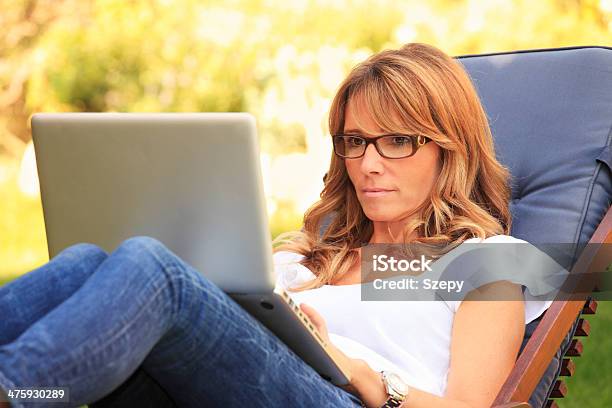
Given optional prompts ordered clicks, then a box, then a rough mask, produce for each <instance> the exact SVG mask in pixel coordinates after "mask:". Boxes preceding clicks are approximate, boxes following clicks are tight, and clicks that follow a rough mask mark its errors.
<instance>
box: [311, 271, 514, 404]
mask: <svg viewBox="0 0 612 408" xmlns="http://www.w3.org/2000/svg"><path fill="white" fill-rule="evenodd" d="M486 299H504V300H486ZM506 299H516V301H511V300H507V301H506ZM524 308H525V304H524V302H523V295H522V292H521V287H520V286H519V285H515V284H512V283H510V282H507V281H501V282H494V283H491V284H488V285H485V286H483V287H481V288H480V289H479V290H478V291H473V292H470V293H469V294H468V295H467V296H466V298H465V300H464V301H463V302H462V303H461V305H460V306H459V309H458V310H457V313H456V314H455V318H454V321H453V332H452V340H451V360H450V369H449V374H448V382H447V388H446V395H445V396H444V397H438V396H437V395H434V394H431V393H428V392H425V391H421V390H418V389H415V388H412V387H411V388H410V392H409V393H408V396H407V398H406V400H405V401H404V403H403V404H402V405H401V408H420V407H433V408H437V407H439V408H445V407H454V408H476V407H490V406H491V404H492V403H493V401H494V399H495V397H496V395H497V393H498V392H499V390H500V389H501V387H502V385H503V383H504V381H505V380H506V378H507V376H508V375H509V374H510V371H511V370H512V367H514V363H515V361H516V356H517V354H518V350H519V348H520V345H521V342H522V340H523V335H524V331H525V317H524V316H525V310H524ZM303 310H304V311H305V312H306V313H307V314H308V315H309V317H310V316H311V315H313V316H314V314H316V311H314V309H312V308H309V307H308V309H303ZM312 312H314V313H312ZM311 319H312V317H311ZM313 320H316V322H315V321H313V323H315V325H316V326H317V328H319V331H323V330H324V331H325V336H326V337H327V329H326V327H325V322H324V321H323V319H322V318H321V317H320V316H319V315H318V314H316V316H314V319H313ZM321 326H322V328H321ZM340 353H341V352H340ZM346 358H347V360H349V361H350V366H351V367H352V369H351V379H350V380H351V386H350V387H347V388H346V389H347V390H348V391H350V392H353V393H355V394H356V395H358V396H359V397H360V398H361V400H362V401H363V402H364V403H365V405H366V406H367V407H376V408H378V407H380V406H382V405H383V404H384V403H385V401H386V400H387V393H386V390H385V387H384V384H383V382H382V378H381V376H380V373H379V372H376V371H374V370H372V368H370V367H369V365H368V364H367V363H366V362H365V361H364V360H360V359H350V358H348V357H346Z"/></svg>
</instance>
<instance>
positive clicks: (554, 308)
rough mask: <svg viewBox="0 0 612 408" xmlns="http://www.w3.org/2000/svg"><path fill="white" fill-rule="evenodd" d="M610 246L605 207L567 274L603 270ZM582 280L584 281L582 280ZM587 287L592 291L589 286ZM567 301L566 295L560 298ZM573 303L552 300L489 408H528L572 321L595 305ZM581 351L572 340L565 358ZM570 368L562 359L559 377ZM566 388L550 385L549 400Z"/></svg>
mask: <svg viewBox="0 0 612 408" xmlns="http://www.w3.org/2000/svg"><path fill="white" fill-rule="evenodd" d="M610 243H612V208H610V207H609V208H608V210H607V212H606V214H605V216H604V218H603V220H602V221H601V223H600V224H599V226H598V227H597V229H596V230H595V232H594V233H593V236H592V237H591V239H590V241H589V245H588V246H587V247H585V250H583V251H582V253H581V255H580V257H579V258H578V261H577V262H576V263H575V265H574V266H573V268H572V270H571V273H583V272H585V271H587V270H595V271H603V270H604V269H605V268H606V267H608V265H610V262H612V260H611V259H610V258H611V257H612V254H610V253H605V251H604V249H605V246H604V245H602V244H610ZM585 279H586V278H585ZM591 288H593V287H592V286H591ZM563 297H564V298H567V297H568V296H567V295H564V296H563ZM575 298H576V300H574V299H573V298H572V297H571V296H570V299H564V300H555V301H554V302H553V303H552V305H551V306H550V308H549V309H548V310H547V311H546V312H545V314H544V316H543V317H542V321H540V323H539V324H538V326H537V328H536V330H535V331H534V332H533V335H532V336H531V338H530V339H529V341H528V342H527V344H526V345H525V348H524V349H523V352H522V353H521V354H520V356H519V357H518V359H517V361H516V364H515V366H514V368H513V369H512V372H511V373H510V375H509V376H508V378H507V380H506V382H505V383H504V385H503V386H502V389H501V390H500V392H499V393H498V394H497V397H496V398H495V401H494V402H493V406H494V407H496V408H511V407H530V405H529V403H528V402H527V401H529V397H530V396H531V394H532V393H533V391H534V389H535V388H536V386H537V384H538V382H539V381H540V378H541V377H542V375H543V374H544V372H545V371H546V368H547V367H548V365H549V364H550V362H551V361H552V360H553V357H554V355H555V353H556V352H557V351H558V350H559V347H560V346H561V343H562V341H563V339H564V338H565V337H566V336H567V335H568V333H569V331H570V329H571V328H572V326H573V324H574V322H575V321H576V319H578V317H579V315H581V314H594V313H595V310H596V308H597V302H595V301H594V300H589V301H587V302H586V303H585V300H584V294H578V295H576V296H575ZM589 330H590V327H589V324H588V321H587V320H584V319H580V320H579V322H578V326H577V329H576V332H575V333H574V335H575V336H588V334H589ZM581 352H582V343H581V342H580V340H577V339H574V340H572V342H571V344H570V347H569V349H568V351H567V352H566V356H570V357H572V356H579V355H580V354H581ZM573 372H574V365H573V362H572V361H571V359H569V358H564V359H563V360H562V364H561V375H572V374H573ZM566 392H567V388H566V387H565V384H564V383H563V382H562V381H560V380H557V381H556V382H555V384H554V386H553V391H552V394H551V397H553V398H562V397H564V396H565V394H566ZM556 405H557V404H556V403H555V402H554V401H552V400H549V401H548V403H547V405H546V406H547V407H551V408H552V407H556Z"/></svg>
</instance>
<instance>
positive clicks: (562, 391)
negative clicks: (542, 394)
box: [550, 380, 567, 398]
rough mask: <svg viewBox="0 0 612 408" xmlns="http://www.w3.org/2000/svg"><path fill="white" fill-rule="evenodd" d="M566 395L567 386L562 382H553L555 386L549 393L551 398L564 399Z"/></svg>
mask: <svg viewBox="0 0 612 408" xmlns="http://www.w3.org/2000/svg"><path fill="white" fill-rule="evenodd" d="M566 395H567V385H565V383H564V382H563V380H557V381H556V382H555V386H554V387H553V389H552V392H551V393H550V397H551V398H565V396H566Z"/></svg>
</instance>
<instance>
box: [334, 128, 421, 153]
mask: <svg viewBox="0 0 612 408" xmlns="http://www.w3.org/2000/svg"><path fill="white" fill-rule="evenodd" d="M347 136H348V137H353V138H357V139H361V140H364V141H365V143H366V145H365V148H364V149H363V153H361V154H360V155H359V156H355V157H349V156H343V155H341V154H340V153H338V151H337V150H336V143H333V142H335V141H336V138H338V137H342V138H344V137H347ZM389 136H395V137H407V138H410V141H411V142H412V153H411V154H409V155H408V156H402V157H389V156H385V155H384V154H383V152H382V151H381V149H380V146H378V140H379V139H382V138H383V137H389ZM332 138H333V139H334V140H333V141H332V144H333V146H334V153H335V154H336V156H338V157H341V158H343V159H358V158H360V157H363V155H364V154H365V152H366V150H368V146H369V145H370V144H373V145H374V148H375V149H376V151H377V152H378V154H380V155H381V156H382V157H384V158H385V159H391V160H394V159H405V158H407V157H412V156H414V155H415V154H416V152H417V151H418V150H419V148H420V147H422V146H424V145H425V144H426V143H428V142H430V141H431V139H430V138H428V137H427V136H423V135H404V134H401V133H388V134H384V135H380V136H375V137H363V136H361V135H358V134H350V133H349V134H338V135H333V136H332Z"/></svg>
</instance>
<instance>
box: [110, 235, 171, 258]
mask: <svg viewBox="0 0 612 408" xmlns="http://www.w3.org/2000/svg"><path fill="white" fill-rule="evenodd" d="M117 250H122V251H127V252H129V253H130V254H134V255H136V256H139V257H140V256H143V257H146V256H151V255H153V256H155V258H156V259H159V258H160V257H162V258H167V257H168V255H169V254H171V252H170V250H169V249H168V248H166V246H165V245H164V244H163V243H161V242H160V241H158V240H157V239H155V238H153V237H147V236H135V237H131V238H128V239H126V240H125V241H123V242H122V243H121V244H120V245H119V247H117Z"/></svg>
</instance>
